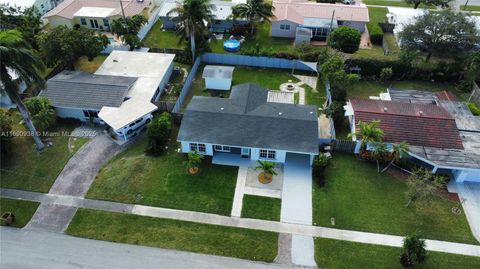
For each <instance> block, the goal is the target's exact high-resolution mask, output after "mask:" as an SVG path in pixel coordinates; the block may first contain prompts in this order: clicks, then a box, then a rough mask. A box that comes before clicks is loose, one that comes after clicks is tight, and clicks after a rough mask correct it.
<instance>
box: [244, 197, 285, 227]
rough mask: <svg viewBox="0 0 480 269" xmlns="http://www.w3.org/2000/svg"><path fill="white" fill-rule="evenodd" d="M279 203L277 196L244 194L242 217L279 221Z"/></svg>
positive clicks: (280, 202)
mask: <svg viewBox="0 0 480 269" xmlns="http://www.w3.org/2000/svg"><path fill="white" fill-rule="evenodd" d="M281 204H282V201H281V200H280V199H277V198H270V197H262V196H255V195H244V196H243V205H242V218H251V219H264V220H273V221H280V207H281Z"/></svg>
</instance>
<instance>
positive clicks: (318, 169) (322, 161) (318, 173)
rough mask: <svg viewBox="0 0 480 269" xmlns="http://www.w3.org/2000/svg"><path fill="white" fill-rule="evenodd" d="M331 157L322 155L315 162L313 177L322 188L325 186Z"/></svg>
mask: <svg viewBox="0 0 480 269" xmlns="http://www.w3.org/2000/svg"><path fill="white" fill-rule="evenodd" d="M330 159H331V157H329V156H327V155H326V154H325V153H320V154H319V155H318V156H317V157H315V159H314V160H313V169H312V176H313V178H314V179H315V180H316V181H317V184H318V185H319V186H320V187H323V186H325V173H324V172H325V168H326V167H327V166H328V163H329V162H330Z"/></svg>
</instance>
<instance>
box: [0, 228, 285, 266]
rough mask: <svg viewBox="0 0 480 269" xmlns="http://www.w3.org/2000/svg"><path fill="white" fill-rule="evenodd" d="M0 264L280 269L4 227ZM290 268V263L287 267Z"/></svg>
mask: <svg viewBox="0 0 480 269" xmlns="http://www.w3.org/2000/svg"><path fill="white" fill-rule="evenodd" d="M0 234H1V236H2V240H1V241H0V248H1V249H2V251H1V252H0V268H36V269H78V268H88V269H106V268H115V269H131V268H142V269H171V268H175V269H191V268H198V269H244V268H249V269H269V268H270V269H274V268H276V269H280V268H287V267H286V266H282V265H279V264H265V263H261V262H254V261H248V260H241V259H236V258H229V257H220V256H213V255H205V254H197V253H191V252H183V251H177V250H169V249H160V248H151V247H144V246H136V245H129V244H119V243H113V242H106V241H100V240H90V239H84V238H78V237H73V236H69V235H65V234H58V233H51V232H46V231H35V232H32V231H29V230H25V229H16V228H10V227H1V228H0ZM288 268H289V267H288Z"/></svg>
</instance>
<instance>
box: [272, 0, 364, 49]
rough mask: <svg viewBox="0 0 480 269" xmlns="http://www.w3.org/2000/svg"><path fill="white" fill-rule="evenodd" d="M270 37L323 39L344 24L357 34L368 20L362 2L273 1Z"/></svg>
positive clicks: (301, 40)
mask: <svg viewBox="0 0 480 269" xmlns="http://www.w3.org/2000/svg"><path fill="white" fill-rule="evenodd" d="M273 7H274V11H273V14H274V16H275V17H274V18H273V19H272V28H271V32H270V34H271V36H273V37H289V38H295V45H298V44H301V43H303V42H310V40H320V41H324V40H326V39H327V36H328V34H329V33H330V31H331V30H333V29H336V28H338V27H339V26H348V27H351V28H354V29H357V30H358V31H360V32H361V33H363V32H364V31H365V26H366V23H367V22H369V20H370V19H369V15H368V8H367V6H365V5H364V4H358V5H345V4H340V3H337V4H328V3H316V2H311V1H307V0H274V1H273Z"/></svg>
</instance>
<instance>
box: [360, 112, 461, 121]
mask: <svg viewBox="0 0 480 269" xmlns="http://www.w3.org/2000/svg"><path fill="white" fill-rule="evenodd" d="M353 111H354V112H365V113H372V114H380V115H397V116H404V117H415V118H428V119H444V120H453V121H455V118H453V117H451V118H446V117H432V116H420V115H405V114H400V113H395V112H376V111H365V110H356V109H353Z"/></svg>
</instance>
